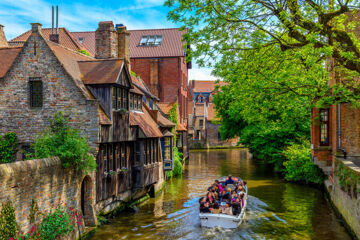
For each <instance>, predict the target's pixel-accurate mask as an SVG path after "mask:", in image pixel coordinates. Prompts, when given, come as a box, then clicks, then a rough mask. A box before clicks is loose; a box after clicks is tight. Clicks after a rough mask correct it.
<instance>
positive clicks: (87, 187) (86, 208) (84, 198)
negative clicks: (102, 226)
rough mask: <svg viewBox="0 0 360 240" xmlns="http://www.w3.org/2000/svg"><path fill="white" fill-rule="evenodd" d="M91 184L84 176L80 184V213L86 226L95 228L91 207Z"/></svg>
mask: <svg viewBox="0 0 360 240" xmlns="http://www.w3.org/2000/svg"><path fill="white" fill-rule="evenodd" d="M91 194H92V182H91V178H90V177H89V176H86V177H85V178H84V179H83V181H82V183H81V212H82V215H83V218H84V222H85V225H86V226H95V214H94V210H93V207H92V206H91V199H92V198H91Z"/></svg>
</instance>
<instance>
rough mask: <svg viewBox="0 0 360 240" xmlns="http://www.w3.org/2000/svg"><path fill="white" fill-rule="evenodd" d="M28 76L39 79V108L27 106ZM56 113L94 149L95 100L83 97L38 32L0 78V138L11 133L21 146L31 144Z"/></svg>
mask: <svg viewBox="0 0 360 240" xmlns="http://www.w3.org/2000/svg"><path fill="white" fill-rule="evenodd" d="M34 49H36V54H35V52H34ZM30 77H36V78H41V80H42V85H43V105H42V107H38V108H31V107H30V102H29V95H30V94H29V90H30V88H29V78H30ZM58 111H63V112H64V114H65V117H67V118H69V122H70V124H71V125H72V126H73V127H74V128H77V129H79V130H80V131H81V133H82V134H83V135H86V136H87V137H88V141H89V144H90V146H91V147H92V149H96V147H97V142H98V135H99V133H98V132H99V120H98V119H99V118H98V103H97V101H95V100H87V99H86V98H85V97H84V95H83V93H82V92H81V90H80V89H79V88H78V87H77V86H76V85H75V83H74V81H73V80H72V78H71V77H70V76H69V75H68V74H67V72H66V71H65V70H64V68H63V67H62V65H61V64H60V62H59V61H58V60H57V58H56V57H55V55H54V54H53V52H52V51H51V49H50V48H49V47H48V45H47V44H46V42H45V41H44V39H43V37H42V36H41V35H40V33H33V34H32V35H31V36H30V37H29V39H28V41H27V42H26V44H25V45H24V47H23V49H22V51H21V52H20V53H19V56H18V57H17V59H16V60H15V62H14V64H13V66H12V67H11V68H10V70H9V72H8V74H7V75H6V77H5V78H4V79H0V135H3V134H5V133H7V132H9V131H13V132H15V133H16V134H17V136H18V138H19V141H20V143H31V142H33V141H34V139H35V138H36V136H37V135H38V134H39V133H40V132H41V131H42V130H43V129H44V128H46V127H47V126H48V120H49V118H51V117H53V116H54V114H55V113H56V112H58Z"/></svg>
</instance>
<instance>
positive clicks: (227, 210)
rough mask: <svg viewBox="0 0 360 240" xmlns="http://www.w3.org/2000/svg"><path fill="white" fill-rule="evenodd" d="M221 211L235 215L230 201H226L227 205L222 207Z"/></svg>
mask: <svg viewBox="0 0 360 240" xmlns="http://www.w3.org/2000/svg"><path fill="white" fill-rule="evenodd" d="M221 213H223V214H228V215H233V213H232V208H231V207H230V205H229V203H225V206H223V208H222V209H221Z"/></svg>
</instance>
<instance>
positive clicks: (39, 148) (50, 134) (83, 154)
mask: <svg viewBox="0 0 360 240" xmlns="http://www.w3.org/2000/svg"><path fill="white" fill-rule="evenodd" d="M49 122H50V127H49V128H48V129H46V130H45V131H44V132H43V133H42V134H41V135H40V137H39V138H37V139H36V141H35V144H34V145H33V148H34V153H33V154H32V155H31V156H30V157H31V158H47V157H52V156H58V157H59V158H60V160H61V161H62V165H63V167H64V168H68V167H73V168H75V169H76V170H79V171H81V172H88V171H93V170H95V169H96V163H95V160H94V157H93V156H92V155H91V154H89V150H90V148H89V145H88V143H87V139H86V138H85V137H81V136H80V132H79V131H78V130H77V129H73V128H71V127H70V126H69V123H68V120H67V119H65V118H64V115H63V113H62V112H59V113H56V114H55V116H54V117H53V118H52V119H50V120H49Z"/></svg>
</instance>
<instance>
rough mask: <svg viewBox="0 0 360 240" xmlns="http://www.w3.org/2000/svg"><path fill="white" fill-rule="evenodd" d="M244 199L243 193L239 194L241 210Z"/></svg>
mask: <svg viewBox="0 0 360 240" xmlns="http://www.w3.org/2000/svg"><path fill="white" fill-rule="evenodd" d="M244 197H245V193H243V192H242V193H240V194H239V198H240V203H241V208H243V207H244V202H245V199H244Z"/></svg>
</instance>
